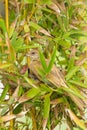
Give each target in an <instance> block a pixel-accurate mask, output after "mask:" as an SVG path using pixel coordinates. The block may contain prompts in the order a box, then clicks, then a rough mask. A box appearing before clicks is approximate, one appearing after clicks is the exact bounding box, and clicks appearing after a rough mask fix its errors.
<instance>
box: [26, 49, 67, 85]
mask: <svg viewBox="0 0 87 130" xmlns="http://www.w3.org/2000/svg"><path fill="white" fill-rule="evenodd" d="M27 56H29V57H30V61H31V62H30V66H29V69H30V71H31V72H32V74H34V75H35V76H36V77H37V78H38V79H39V80H43V79H42V78H41V75H40V74H39V70H42V69H43V68H42V64H41V61H40V57H39V51H38V50H36V49H33V50H30V51H29V52H28V53H27ZM46 63H47V64H49V60H48V59H46ZM45 78H46V81H48V82H49V83H51V84H52V85H54V86H56V87H61V86H65V87H67V85H66V83H65V82H66V81H65V79H64V75H63V73H62V72H61V70H60V69H59V68H58V67H56V65H55V64H54V65H53V67H52V69H51V71H50V72H49V73H48V74H47V75H46V76H45Z"/></svg>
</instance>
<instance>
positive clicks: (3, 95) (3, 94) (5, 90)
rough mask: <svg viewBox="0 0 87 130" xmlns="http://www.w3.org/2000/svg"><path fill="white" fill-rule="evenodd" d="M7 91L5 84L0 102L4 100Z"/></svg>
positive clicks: (7, 86)
mask: <svg viewBox="0 0 87 130" xmlns="http://www.w3.org/2000/svg"><path fill="white" fill-rule="evenodd" d="M8 90H9V85H8V84H6V86H5V87H4V88H3V92H2V94H1V96H0V101H3V100H4V99H5V97H6V94H7V92H8Z"/></svg>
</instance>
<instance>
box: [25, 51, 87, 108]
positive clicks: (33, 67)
mask: <svg viewBox="0 0 87 130" xmlns="http://www.w3.org/2000/svg"><path fill="white" fill-rule="evenodd" d="M27 56H29V57H30V59H31V63H30V67H29V69H30V71H31V72H32V74H34V75H35V76H36V77H37V78H38V79H39V80H40V81H43V82H45V81H47V83H48V84H51V85H53V86H55V87H57V88H60V87H62V88H63V87H64V88H69V86H68V85H67V83H66V80H65V79H64V75H63V73H62V72H61V71H60V69H59V68H58V67H56V65H55V64H54V65H53V67H52V69H51V71H50V72H49V73H48V74H47V75H46V76H45V78H46V80H45V81H44V80H43V79H42V77H41V76H40V74H39V70H40V69H42V64H41V62H40V59H39V53H38V51H37V50H31V51H30V52H29V53H28V54H27ZM46 63H47V64H49V60H46ZM65 94H66V95H67V96H69V97H70V98H71V99H72V100H73V101H74V102H75V103H76V104H77V106H78V107H79V109H80V110H83V108H84V107H86V106H87V104H86V103H85V101H83V100H82V99H80V98H79V97H77V96H75V95H73V94H71V93H69V92H65Z"/></svg>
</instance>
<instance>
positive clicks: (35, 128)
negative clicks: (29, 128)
mask: <svg viewBox="0 0 87 130" xmlns="http://www.w3.org/2000/svg"><path fill="white" fill-rule="evenodd" d="M30 113H31V118H32V125H33V130H37V123H36V118H35V108H34V107H32V108H31V109H30Z"/></svg>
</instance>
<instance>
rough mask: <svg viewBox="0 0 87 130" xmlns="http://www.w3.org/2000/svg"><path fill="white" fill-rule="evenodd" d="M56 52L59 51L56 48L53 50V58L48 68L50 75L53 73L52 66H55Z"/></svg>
mask: <svg viewBox="0 0 87 130" xmlns="http://www.w3.org/2000/svg"><path fill="white" fill-rule="evenodd" d="M56 50H57V49H56V47H55V48H54V50H53V53H52V57H51V60H50V63H49V65H48V68H47V72H48V73H49V72H50V71H51V69H52V66H53V64H54V61H55V58H56Z"/></svg>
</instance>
